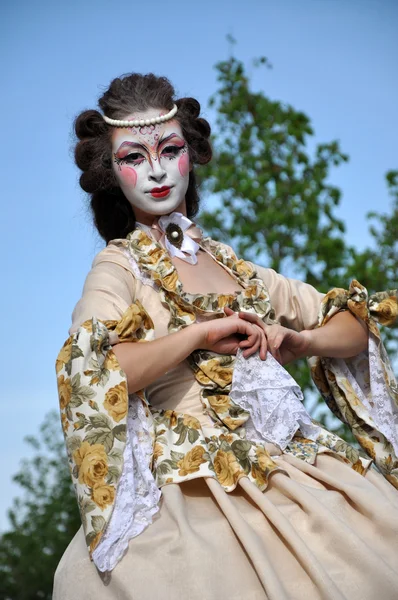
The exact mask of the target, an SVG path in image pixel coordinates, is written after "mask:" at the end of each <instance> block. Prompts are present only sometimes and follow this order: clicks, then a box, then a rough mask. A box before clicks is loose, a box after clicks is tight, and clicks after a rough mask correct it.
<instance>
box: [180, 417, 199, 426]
mask: <svg viewBox="0 0 398 600" xmlns="http://www.w3.org/2000/svg"><path fill="white" fill-rule="evenodd" d="M183 423H184V425H186V426H187V427H189V428H190V429H200V423H199V421H198V419H197V418H196V417H192V416H191V415H184V420H183Z"/></svg>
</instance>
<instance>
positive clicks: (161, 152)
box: [112, 109, 190, 224]
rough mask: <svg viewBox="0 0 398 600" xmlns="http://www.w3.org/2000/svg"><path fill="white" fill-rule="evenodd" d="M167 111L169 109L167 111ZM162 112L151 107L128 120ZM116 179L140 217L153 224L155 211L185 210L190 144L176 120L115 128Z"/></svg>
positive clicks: (130, 116) (113, 141) (114, 160)
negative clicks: (143, 125) (144, 125)
mask: <svg viewBox="0 0 398 600" xmlns="http://www.w3.org/2000/svg"><path fill="white" fill-rule="evenodd" d="M165 112H167V111H165ZM159 114H162V113H161V111H159V109H149V110H147V111H145V112H137V113H134V115H129V116H127V117H125V118H126V120H133V119H140V120H141V119H144V120H146V119H151V118H152V117H156V116H158V115H159ZM112 155H113V168H114V172H115V175H116V179H117V181H118V183H119V185H120V187H121V189H122V191H123V193H124V195H125V196H126V198H127V200H128V201H129V202H130V204H131V205H132V207H133V210H134V214H135V216H136V219H137V220H138V221H140V222H141V223H146V224H151V223H152V221H153V216H154V215H166V214H169V213H171V212H173V211H175V210H177V209H180V210H181V207H182V205H183V204H184V202H185V194H186V191H187V188H188V181H189V171H190V164H189V154H188V147H187V144H186V142H185V140H184V137H183V135H182V131H181V126H180V124H179V123H178V121H176V120H174V119H173V120H170V121H166V122H165V123H160V124H159V125H150V126H148V127H139V128H134V127H133V128H131V127H121V128H115V130H114V131H113V133H112Z"/></svg>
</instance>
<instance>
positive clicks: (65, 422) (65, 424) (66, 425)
mask: <svg viewBox="0 0 398 600" xmlns="http://www.w3.org/2000/svg"><path fill="white" fill-rule="evenodd" d="M61 425H62V430H63V432H64V433H66V432H67V431H68V429H69V425H70V423H69V421H68V419H67V417H66V415H65V414H64V413H62V414H61Z"/></svg>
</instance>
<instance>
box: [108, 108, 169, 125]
mask: <svg viewBox="0 0 398 600" xmlns="http://www.w3.org/2000/svg"><path fill="white" fill-rule="evenodd" d="M176 112H177V105H176V104H174V106H173V108H172V109H171V111H170V112H168V113H167V114H166V115H161V116H159V117H153V119H141V120H139V119H136V120H134V121H119V120H118V119H110V118H109V117H107V116H105V115H102V117H103V119H104V121H105V122H106V123H108V125H112V126H113V127H149V125H158V124H159V123H164V122H165V121H170V119H172V118H173V117H174V115H175V114H176Z"/></svg>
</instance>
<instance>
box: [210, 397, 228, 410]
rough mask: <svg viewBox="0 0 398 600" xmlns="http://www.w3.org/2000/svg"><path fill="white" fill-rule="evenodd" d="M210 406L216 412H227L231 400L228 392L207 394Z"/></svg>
mask: <svg viewBox="0 0 398 600" xmlns="http://www.w3.org/2000/svg"><path fill="white" fill-rule="evenodd" d="M207 399H208V401H209V404H210V406H211V407H212V409H213V410H215V412H216V413H224V412H227V411H228V409H229V407H230V405H231V400H230V398H229V396H228V395H227V394H216V395H215V396H207Z"/></svg>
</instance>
